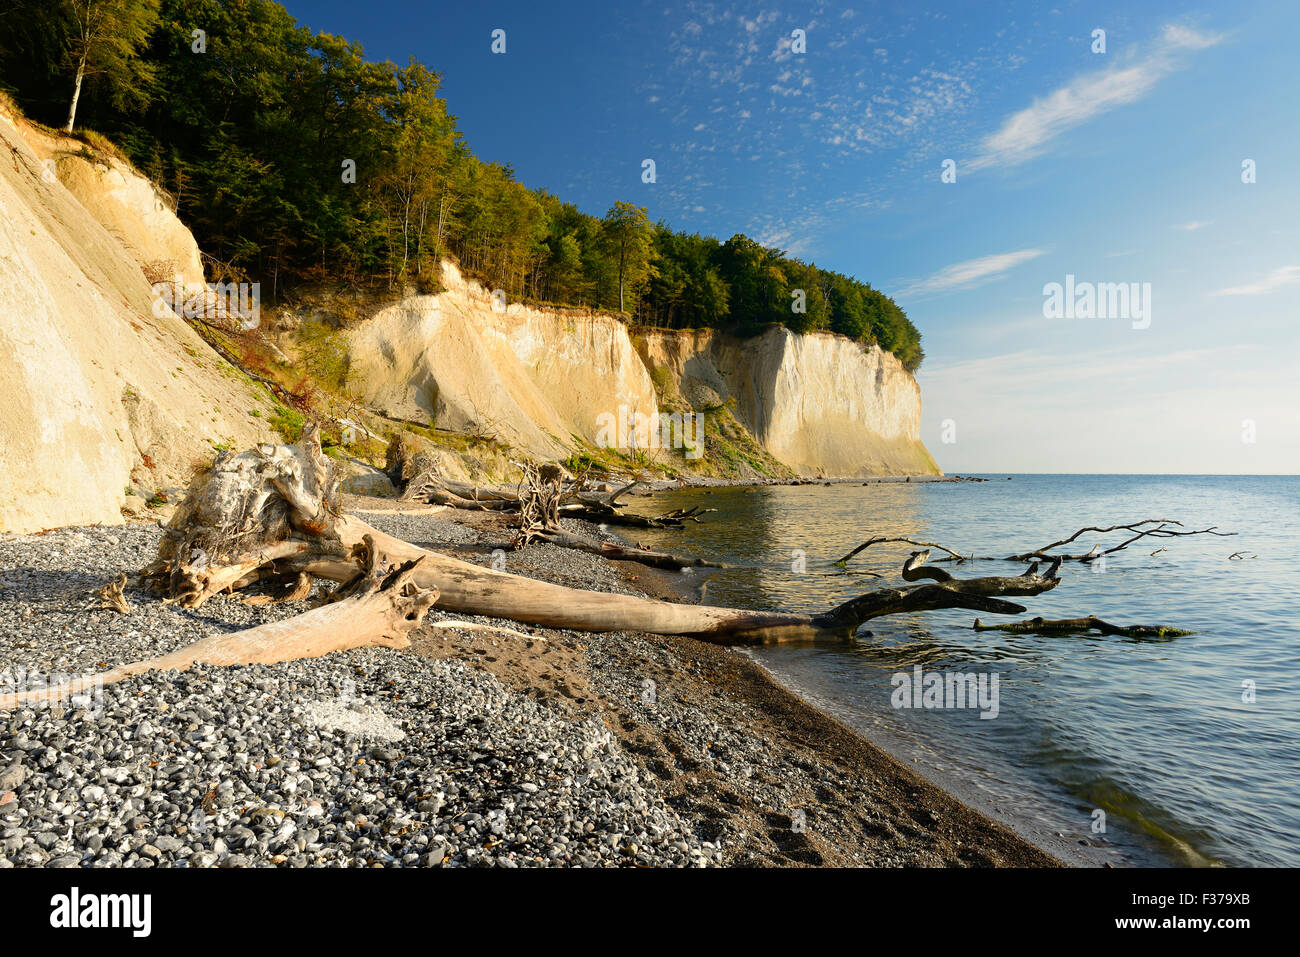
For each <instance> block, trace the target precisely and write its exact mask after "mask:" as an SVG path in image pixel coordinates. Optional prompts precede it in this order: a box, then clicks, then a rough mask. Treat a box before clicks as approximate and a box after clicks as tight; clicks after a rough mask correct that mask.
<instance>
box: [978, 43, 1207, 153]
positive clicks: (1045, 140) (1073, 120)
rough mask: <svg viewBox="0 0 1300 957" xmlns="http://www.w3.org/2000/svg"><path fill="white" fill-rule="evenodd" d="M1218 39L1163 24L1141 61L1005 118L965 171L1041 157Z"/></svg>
mask: <svg viewBox="0 0 1300 957" xmlns="http://www.w3.org/2000/svg"><path fill="white" fill-rule="evenodd" d="M1221 39H1222V37H1221V36H1216V35H1208V34H1201V33H1197V32H1196V31H1194V30H1191V29H1189V28H1187V27H1180V26H1175V25H1172V24H1171V25H1168V26H1166V27H1165V28H1164V30H1163V31H1162V32H1161V34H1160V37H1159V38H1158V39H1157V40H1156V42H1155V44H1154V46H1153V48H1152V51H1151V52H1150V53H1149V54H1147V56H1146V57H1144V58H1142V59H1139V60H1137V61H1136V62H1134V63H1132V64H1130V65H1128V66H1124V67H1112V68H1109V69H1105V70H1100V71H1096V72H1093V73H1088V74H1085V75H1083V76H1080V77H1076V78H1075V79H1074V80H1073V81H1071V82H1070V83H1069V84H1067V85H1066V86H1063V87H1061V88H1060V89H1058V90H1054V91H1053V92H1051V93H1049V94H1048V95H1047V96H1045V97H1042V98H1039V99H1036V100H1034V102H1033V104H1032V105H1031V106H1028V107H1026V108H1025V109H1023V110H1020V111H1019V112H1016V113H1013V114H1011V115H1010V116H1009V117H1007V118H1006V119H1005V120H1004V121H1003V123H1002V126H1001V127H1000V128H999V129H998V130H997V131H996V132H994V133H991V134H990V135H989V136H987V137H985V139H984V142H983V143H982V144H981V152H980V155H979V156H977V157H976V158H975V159H973V160H971V161H969V162H968V163H966V164H965V166H966V168H967V169H983V168H985V167H990V166H1015V165H1018V164H1020V163H1024V162H1026V161H1028V160H1031V159H1033V158H1034V157H1036V156H1040V155H1042V154H1043V153H1044V152H1046V151H1047V148H1048V146H1049V145H1050V144H1051V142H1052V141H1053V140H1054V139H1056V138H1057V137H1058V136H1060V135H1061V134H1062V133H1066V132H1068V131H1069V130H1072V129H1074V128H1075V127H1077V126H1081V125H1082V124H1084V123H1086V122H1088V121H1089V120H1091V119H1093V118H1094V117H1097V116H1100V115H1101V114H1103V113H1107V112H1109V111H1110V110H1113V109H1115V108H1117V107H1120V106H1125V105H1127V104H1129V103H1134V102H1136V101H1137V100H1140V99H1141V98H1142V97H1144V96H1145V95H1146V94H1147V93H1149V92H1150V91H1151V89H1152V88H1153V87H1154V86H1155V85H1156V84H1157V83H1158V82H1159V81H1160V80H1161V79H1163V78H1164V77H1165V76H1167V75H1168V74H1169V73H1172V72H1173V71H1175V70H1176V69H1178V68H1179V67H1180V66H1181V65H1182V64H1181V62H1180V59H1179V54H1181V53H1183V52H1190V51H1196V50H1203V49H1205V48H1206V47H1210V46H1213V45H1214V44H1216V43H1218V42H1219V41H1220V40H1221Z"/></svg>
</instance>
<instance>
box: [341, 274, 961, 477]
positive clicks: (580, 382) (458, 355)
mask: <svg viewBox="0 0 1300 957" xmlns="http://www.w3.org/2000/svg"><path fill="white" fill-rule="evenodd" d="M442 278H443V285H444V287H445V289H446V292H443V293H441V294H439V295H437V296H415V297H411V298H408V299H405V300H403V301H402V302H400V303H397V304H396V305H393V306H389V307H388V308H386V309H383V310H381V311H380V312H378V313H376V314H375V315H374V316H373V317H371V318H370V319H368V320H366V321H365V322H363V323H362V324H361V325H360V326H358V327H357V328H356V329H355V330H353V332H352V334H351V341H350V346H349V369H350V372H349V376H350V379H349V381H350V383H351V385H352V387H353V388H354V389H356V390H357V391H358V393H359V394H360V396H361V397H362V399H363V400H364V401H365V402H366V404H367V405H369V406H371V407H372V408H376V409H380V410H382V411H385V412H387V413H388V414H390V415H395V416H398V417H401V418H411V419H424V418H426V417H429V416H432V417H433V418H434V420H435V421H436V423H437V424H438V425H440V426H443V427H446V428H451V429H454V430H456V431H471V432H473V431H482V432H484V433H487V434H491V435H494V436H496V437H498V438H500V439H502V440H503V441H505V442H508V443H510V444H511V445H514V446H516V447H518V448H520V449H522V450H523V451H525V452H527V453H528V454H530V455H534V456H539V457H544V458H562V457H564V456H565V455H567V454H568V453H569V452H570V451H572V450H573V448H574V447H575V443H574V441H573V439H574V437H575V436H576V437H577V438H578V439H581V440H582V441H584V442H586V443H588V444H592V445H595V444H599V442H600V439H601V423H602V420H603V421H605V422H607V423H608V422H609V421H611V420H614V419H617V418H618V417H619V412H620V406H622V407H625V409H626V417H625V421H626V420H633V417H634V415H635V414H636V413H640V414H641V415H643V416H647V417H654V416H657V415H658V411H659V408H658V401H657V395H656V391H655V386H654V383H653V379H652V376H651V370H652V369H657V368H662V369H664V370H665V371H666V372H667V373H668V376H669V377H670V378H671V379H672V380H674V381H675V383H676V385H677V386H678V388H679V390H680V391H681V394H682V395H683V396H684V397H686V398H687V400H688V401H693V402H694V404H695V407H696V408H701V407H707V406H708V405H709V404H710V403H712V402H719V401H726V400H732V404H733V407H734V412H735V415H736V418H737V419H738V420H739V421H740V422H741V424H743V425H745V426H746V427H747V428H748V429H749V430H750V431H751V432H752V433H753V434H754V436H755V438H756V439H757V440H758V442H759V443H760V444H762V445H763V446H764V447H765V448H766V449H767V450H768V451H769V452H771V453H772V455H773V456H775V457H776V458H777V459H779V460H780V461H782V462H784V463H786V464H787V465H789V466H791V467H792V468H793V469H795V470H796V471H797V472H800V473H801V474H805V475H827V476H862V475H884V474H890V475H902V474H923V475H928V474H936V473H937V472H938V468H937V467H936V466H935V464H934V460H933V459H932V458H931V457H930V454H929V453H928V452H927V451H926V450H925V447H924V446H923V445H922V444H921V441H920V437H919V430H920V425H921V395H920V389H919V388H918V387H917V385H916V381H915V380H914V379H913V378H912V375H911V374H910V373H909V372H908V371H907V370H906V369H904V368H903V366H902V364H901V363H900V362H899V361H898V360H897V359H896V358H895V357H894V356H893V355H891V354H889V353H887V352H884V351H882V350H881V349H879V348H878V347H875V346H870V347H865V348H864V347H863V346H862V345H860V344H859V343H855V342H851V341H850V340H848V339H844V338H842V337H840V336H834V335H829V334H819V335H811V336H799V335H795V334H794V333H792V332H790V331H788V330H786V329H772V330H770V331H768V332H767V333H765V334H763V335H762V336H759V337H757V338H754V339H747V340H740V339H736V338H734V337H731V336H727V335H723V334H720V333H717V332H715V331H712V330H704V331H688V332H672V331H667V330H641V331H639V332H638V333H637V335H636V337H635V341H636V345H635V346H634V340H633V337H632V336H630V335H629V333H628V328H627V326H626V325H625V324H624V323H623V322H621V321H620V320H618V319H617V318H615V317H613V316H608V315H601V314H576V313H573V312H569V311H557V310H548V309H534V308H529V307H526V306H522V305H510V306H508V307H507V308H505V309H504V310H498V309H496V308H494V307H493V306H494V304H493V300H492V297H491V296H490V295H489V294H488V293H487V292H486V291H485V290H484V289H483V288H482V287H481V286H479V284H478V283H475V282H472V281H468V280H466V279H464V278H463V277H462V275H461V273H460V272H459V270H458V269H457V268H456V267H455V266H454V265H452V264H451V263H449V262H446V263H444V264H443V276H442ZM706 422H707V415H706ZM706 428H707V425H706ZM606 434H608V431H607V432H606Z"/></svg>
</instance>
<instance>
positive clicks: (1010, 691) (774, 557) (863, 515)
mask: <svg viewBox="0 0 1300 957" xmlns="http://www.w3.org/2000/svg"><path fill="white" fill-rule="evenodd" d="M989 478H991V479H993V481H989V482H984V483H926V484H915V483H912V484H908V483H881V484H870V485H866V486H862V485H856V484H853V485H847V484H837V485H833V486H829V487H827V486H820V485H815V486H797V487H775V488H754V489H740V488H729V489H713V490H699V489H694V490H682V491H674V492H668V493H662V494H659V495H656V496H655V497H654V498H653V499H652V500H644V499H642V500H637V503H638V504H636V505H635V506H634V507H636V508H637V509H638V510H641V511H659V510H666V509H667V508H669V507H672V508H675V507H679V506H684V505H688V504H697V503H702V504H705V505H707V506H709V507H713V508H716V509H717V510H718V511H717V512H716V513H713V514H710V515H708V516H707V517H706V519H705V521H704V522H703V523H702V524H698V525H691V526H690V527H688V528H686V529H684V530H681V531H663V532H659V531H655V532H647V533H641V532H638V533H637V534H636V536H635V537H636V539H637V540H638V541H641V542H645V543H647V544H653V545H657V546H659V547H663V548H668V549H671V550H674V551H677V552H681V553H685V554H697V555H701V556H707V557H714V558H719V559H721V560H723V561H725V562H728V563H731V564H734V565H735V566H737V567H735V568H730V569H725V570H721V571H718V572H710V573H709V574H707V575H701V574H699V573H698V572H697V573H694V574H692V575H690V576H683V577H684V582H689V583H690V584H691V585H693V586H694V587H698V586H699V585H700V584H705V590H704V598H705V601H706V602H709V603H712V604H719V605H743V606H748V607H756V608H787V609H792V610H801V611H815V610H820V609H824V608H827V607H830V606H832V605H834V604H836V603H838V602H839V601H842V600H843V599H845V598H847V597H850V596H852V595H854V594H857V593H860V592H863V591H868V590H870V589H871V588H873V587H878V586H879V585H880V584H882V580H879V579H873V578H870V577H867V576H866V575H865V574H864V573H865V572H876V573H878V574H881V575H883V576H884V579H883V582H887V583H895V582H898V581H900V579H899V578H898V577H897V570H898V568H899V566H900V564H901V562H902V560H903V559H904V558H905V557H906V555H907V553H908V552H909V551H911V550H912V549H911V548H910V547H909V546H903V545H879V546H874V547H872V548H871V549H869V550H868V551H867V552H865V553H863V554H861V555H859V556H858V558H857V559H855V560H854V561H853V562H852V563H850V565H849V569H848V572H849V573H848V574H846V573H844V572H843V571H840V570H838V569H836V568H835V567H834V566H833V565H832V563H833V562H834V560H835V559H836V558H838V557H839V556H841V555H842V554H843V553H845V552H846V551H848V550H849V549H850V548H852V547H853V546H854V545H857V544H858V543H860V542H862V541H864V540H865V539H866V538H869V537H874V536H882V535H883V536H906V537H911V538H921V539H925V540H929V541H938V542H942V543H944V544H946V545H949V546H950V547H953V548H956V549H958V550H959V551H962V552H963V553H972V552H973V553H976V554H981V555H1006V554H1012V553H1014V552H1021V551H1025V550H1027V549H1029V548H1031V547H1039V546H1042V545H1046V544H1047V543H1049V542H1051V541H1054V540H1056V539H1059V538H1063V537H1065V536H1066V535H1068V534H1070V533H1072V532H1074V531H1075V530H1076V529H1078V528H1081V527H1083V526H1086V525H1100V526H1105V525H1113V524H1115V523H1117V522H1121V521H1124V522H1128V521H1137V520H1139V519H1145V518H1159V519H1174V520H1178V521H1181V522H1183V523H1184V525H1185V526H1186V527H1188V528H1204V527H1206V526H1212V525H1213V526H1218V527H1219V529H1220V530H1222V531H1230V532H1236V533H1237V535H1236V536H1235V537H1232V538H1217V537H1211V536H1194V537H1188V538H1180V539H1172V540H1165V541H1154V540H1151V539H1145V540H1143V541H1142V542H1139V543H1136V544H1134V545H1132V546H1130V547H1129V548H1128V549H1127V550H1125V551H1123V552H1120V553H1117V554H1115V555H1111V556H1109V557H1108V559H1107V561H1106V563H1105V567H1104V569H1102V568H1098V569H1097V570H1090V569H1089V568H1088V566H1083V565H1080V564H1078V563H1071V564H1068V565H1066V566H1065V567H1064V568H1063V569H1062V572H1061V577H1062V579H1063V581H1062V583H1061V584H1060V585H1059V586H1057V588H1056V589H1055V590H1054V591H1051V592H1048V593H1046V594H1044V595H1041V596H1038V597H1036V598H1026V599H1020V601H1021V603H1022V604H1025V605H1026V606H1027V608H1028V611H1027V612H1026V614H1025V615H1024V616H1016V617H1002V616H996V615H989V614H982V615H981V616H980V617H982V618H983V619H984V621H985V622H986V623H993V622H1002V621H1012V620H1017V618H1018V617H1032V616H1034V615H1043V616H1044V617H1048V618H1073V617H1081V616H1085V615H1088V614H1094V615H1097V616H1098V617H1101V618H1104V619H1106V620H1108V621H1111V622H1113V623H1118V624H1164V625H1171V626H1174V627H1178V628H1183V629H1187V630H1191V631H1194V632H1195V634H1194V635H1192V636H1189V637H1183V638H1176V639H1170V640H1163V641H1150V640H1145V641H1143V640H1132V639H1125V638H1117V637H1079V636H1053V637H1043V636H1034V635H1009V634H1006V633H1003V632H976V631H974V630H972V628H971V625H972V622H973V620H974V618H975V617H976V615H975V613H973V612H965V611H940V612H926V613H921V614H915V615H907V616H899V617H892V618H885V619H876V620H875V621H873V622H871V623H870V624H869V625H868V626H867V627H868V628H869V629H870V631H871V632H872V635H871V637H859V638H857V639H855V640H853V641H850V642H846V643H823V644H815V645H807V646H798V647H790V646H770V647H764V648H761V649H757V650H755V651H754V652H753V654H754V656H755V658H756V659H757V660H758V661H759V662H760V663H761V664H762V665H764V666H765V667H767V668H768V669H769V670H771V671H772V672H773V673H774V674H775V675H776V676H777V677H778V679H780V680H782V681H783V682H784V683H785V684H787V685H788V686H790V687H791V688H793V689H794V690H796V691H797V692H799V693H800V694H802V695H803V696H804V697H806V698H808V699H809V700H811V701H812V702H813V703H815V704H817V705H818V706H820V707H822V708H823V709H825V710H827V711H829V712H831V713H833V714H835V715H836V716H837V717H839V718H841V719H842V720H844V721H846V722H847V723H849V724H850V725H851V726H853V727H855V728H857V729H858V730H859V731H861V732H862V733H863V734H865V735H866V736H867V737H868V738H871V739H872V740H874V741H876V742H877V743H879V744H881V745H882V746H884V747H886V748H887V749H889V750H890V751H891V752H893V753H894V754H896V755H897V756H899V757H900V758H902V759H903V760H905V761H908V762H914V766H915V767H916V768H917V769H918V770H919V771H921V772H922V773H923V774H925V775H926V776H928V777H931V778H932V779H934V780H935V781H936V783H939V784H941V785H942V786H945V787H948V788H949V789H950V790H953V791H954V792H956V793H957V794H958V795H959V796H961V797H962V798H963V799H964V800H966V801H967V802H968V803H970V804H972V805H973V806H976V807H979V808H981V809H983V810H984V811H986V812H987V813H989V814H991V815H993V816H994V817H997V818H1000V819H1002V820H1004V821H1006V822H1007V823H1009V824H1011V825H1013V826H1014V827H1016V829H1017V830H1020V831H1021V832H1022V833H1024V834H1026V835H1027V836H1030V837H1038V838H1044V839H1049V840H1055V841H1056V842H1057V844H1058V846H1059V845H1061V844H1065V845H1068V846H1069V847H1071V848H1075V847H1077V848H1078V851H1077V853H1078V855H1079V857H1078V858H1077V860H1079V861H1081V862H1086V863H1102V862H1104V861H1109V862H1113V863H1116V864H1138V865H1140V864H1159V863H1165V864H1187V865H1213V864H1232V865H1243V866H1270V865H1291V866H1295V865H1300V693H1298V692H1297V684H1300V573H1298V571H1297V569H1298V567H1300V477H1297V476H1281V477H1278V476H1260V477H1250V476H1248V477H1238V476H1143V475H1017V476H1014V478H1013V479H1012V480H1010V481H1008V480H1007V477H1006V476H996V477H995V476H989ZM1120 540H1122V536H1121V537H1117V534H1116V533H1112V534H1111V535H1108V536H1098V535H1095V534H1092V533H1089V534H1088V535H1085V536H1083V537H1082V538H1080V539H1079V540H1078V541H1077V542H1076V543H1075V544H1074V545H1072V546H1070V549H1069V550H1070V551H1075V552H1083V551H1087V550H1088V549H1089V548H1091V547H1092V545H1093V544H1095V543H1097V542H1102V543H1105V544H1114V543H1117V542H1118V541H1120ZM1161 547H1163V548H1165V549H1166V550H1165V551H1163V552H1160V553H1159V554H1156V555H1152V554H1151V552H1153V551H1155V550H1156V549H1158V548H1161ZM796 550H802V552H803V553H804V554H805V555H806V565H807V570H806V571H804V572H799V571H796V570H795V566H796V559H797V557H798V555H797V553H796ZM1239 551H1244V552H1245V553H1246V554H1247V555H1252V556H1255V557H1253V558H1246V559H1243V560H1230V559H1229V555H1231V554H1232V553H1234V552H1239ZM945 567H947V568H949V569H950V570H952V571H953V572H954V574H956V575H958V576H959V577H969V576H975V575H990V574H1008V573H1018V572H1019V571H1020V570H1021V566H1017V565H1011V564H1008V563H1006V562H1000V561H997V562H983V561H982V562H975V563H967V564H964V565H956V566H954V565H949V566H945ZM918 664H919V665H921V666H922V667H923V668H924V669H925V670H926V671H931V670H935V671H943V672H961V673H977V674H986V675H992V674H996V675H997V676H998V681H999V714H998V716H997V717H996V718H995V719H992V720H981V719H980V717H979V714H978V712H977V711H976V710H973V709H966V710H960V709H946V710H945V709H912V710H908V709H896V708H894V707H893V705H892V703H891V697H892V694H893V691H894V687H895V686H894V684H893V683H892V681H891V679H892V678H893V676H894V675H896V674H898V673H900V672H911V671H912V669H913V667H914V666H915V665H918ZM1247 682H1253V687H1254V700H1253V701H1245V700H1243V696H1244V695H1245V692H1246V690H1247V687H1248V686H1247V684H1246V683H1247ZM1245 696H1246V697H1248V695H1245ZM1098 810H1100V811H1103V812H1104V814H1105V830H1104V831H1096V830H1094V828H1095V827H1096V826H1097V824H1098V823H1099V822H1100V821H1101V818H1100V817H1099V816H1098V815H1097V814H1096V812H1097V811H1098ZM1080 842H1082V843H1080Z"/></svg>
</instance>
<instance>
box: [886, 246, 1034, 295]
mask: <svg viewBox="0 0 1300 957" xmlns="http://www.w3.org/2000/svg"><path fill="white" fill-rule="evenodd" d="M1043 252H1044V250H1042V249H1018V250H1016V251H1015V252H1010V253H996V254H994V255H992V256H981V257H980V258H979V259H968V260H966V261H965V262H959V263H954V264H953V265H951V266H945V267H944V268H943V269H940V270H939V271H938V272H937V273H935V274H934V275H932V276H929V277H927V278H925V279H918V280H916V281H914V282H911V283H908V284H907V285H906V286H904V287H903V288H902V289H900V290H899V291H898V293H897V294H898V295H899V296H913V297H914V296H922V295H928V294H930V293H936V292H947V291H949V290H952V289H969V288H970V287H972V286H976V285H981V284H983V283H986V282H991V281H993V280H994V279H999V278H1001V277H1002V275H1003V274H1004V273H1006V272H1007V271H1008V270H1010V269H1012V268H1014V267H1016V266H1019V265H1020V264H1021V263H1026V262H1029V260H1031V259H1037V258H1038V257H1039V256H1041V255H1043Z"/></svg>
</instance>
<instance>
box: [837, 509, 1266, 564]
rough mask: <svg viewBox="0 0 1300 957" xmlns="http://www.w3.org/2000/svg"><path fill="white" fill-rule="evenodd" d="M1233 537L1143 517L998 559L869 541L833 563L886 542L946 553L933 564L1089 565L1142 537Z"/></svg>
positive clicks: (1213, 528)
mask: <svg viewBox="0 0 1300 957" xmlns="http://www.w3.org/2000/svg"><path fill="white" fill-rule="evenodd" d="M1121 529H1123V530H1125V531H1130V532H1133V533H1134V534H1133V536H1132V537H1131V538H1127V539H1125V540H1124V541H1122V542H1120V543H1119V544H1118V545H1113V546H1111V547H1110V548H1102V546H1101V545H1100V544H1098V545H1094V546H1093V547H1092V548H1091V549H1090V550H1088V551H1087V552H1082V553H1079V554H1075V555H1070V554H1064V555H1062V554H1052V549H1054V548H1060V547H1061V546H1062V545H1068V544H1070V543H1071V542H1073V541H1074V540H1075V539H1077V538H1079V537H1080V536H1081V535H1084V534H1086V533H1087V532H1096V533H1098V534H1105V533H1107V532H1116V531H1119V530H1121ZM1236 534H1237V533H1236V532H1220V531H1219V530H1218V526H1215V525H1211V526H1210V527H1209V528H1198V529H1185V528H1183V523H1182V522H1175V521H1172V520H1171V519H1167V518H1144V519H1142V521H1140V522H1129V523H1128V524H1126V525H1109V526H1106V527H1105V528H1102V527H1099V526H1096V525H1089V526H1088V527H1087V528H1081V529H1079V530H1078V531H1077V532H1075V533H1074V534H1073V535H1070V536H1069V537H1067V538H1063V539H1061V540H1060V541H1056V542H1052V543H1051V544H1050V545H1044V546H1042V547H1041V548H1034V549H1031V550H1029V551H1027V552H1020V553H1019V554H1016V555H1004V556H1002V557H1000V558H999V557H997V556H994V555H974V554H971V555H964V554H962V553H961V552H958V551H955V550H953V549H951V548H949V547H947V546H946V545H940V544H938V543H937V542H918V541H916V540H914V539H911V538H869V539H867V540H866V541H865V542H863V543H862V544H861V545H859V546H858V547H857V548H854V549H853V550H852V551H850V552H849V553H848V554H847V555H844V556H843V557H842V558H840V559H839V560H837V561H836V562H835V564H836V565H844V564H846V563H847V562H848V561H849V559H851V558H853V556H855V555H857V554H860V553H861V552H864V551H866V550H867V549H868V548H870V547H871V546H872V545H883V544H885V543H886V542H897V543H902V544H907V545H916V546H917V547H920V548H937V549H939V550H940V551H942V552H946V553H947V556H946V557H944V558H939V559H936V561H941V562H971V561H990V562H992V561H1004V562H1032V561H1049V560H1051V559H1059V560H1060V561H1063V562H1083V563H1085V564H1087V563H1089V562H1095V561H1097V560H1098V559H1101V558H1103V557H1104V556H1106V555H1113V554H1115V552H1120V551H1123V550H1124V549H1126V548H1128V547H1129V546H1130V545H1132V544H1133V543H1134V542H1136V541H1139V540H1141V539H1143V538H1182V537H1184V536H1188V535H1217V536H1220V537H1223V538H1227V537H1231V536H1233V535H1236ZM1157 551H1164V549H1163V548H1161V549H1157ZM1151 554H1152V555H1154V554H1156V552H1152V553H1151ZM1237 554H1239V555H1240V554H1241V553H1240V552H1238V553H1237Z"/></svg>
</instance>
